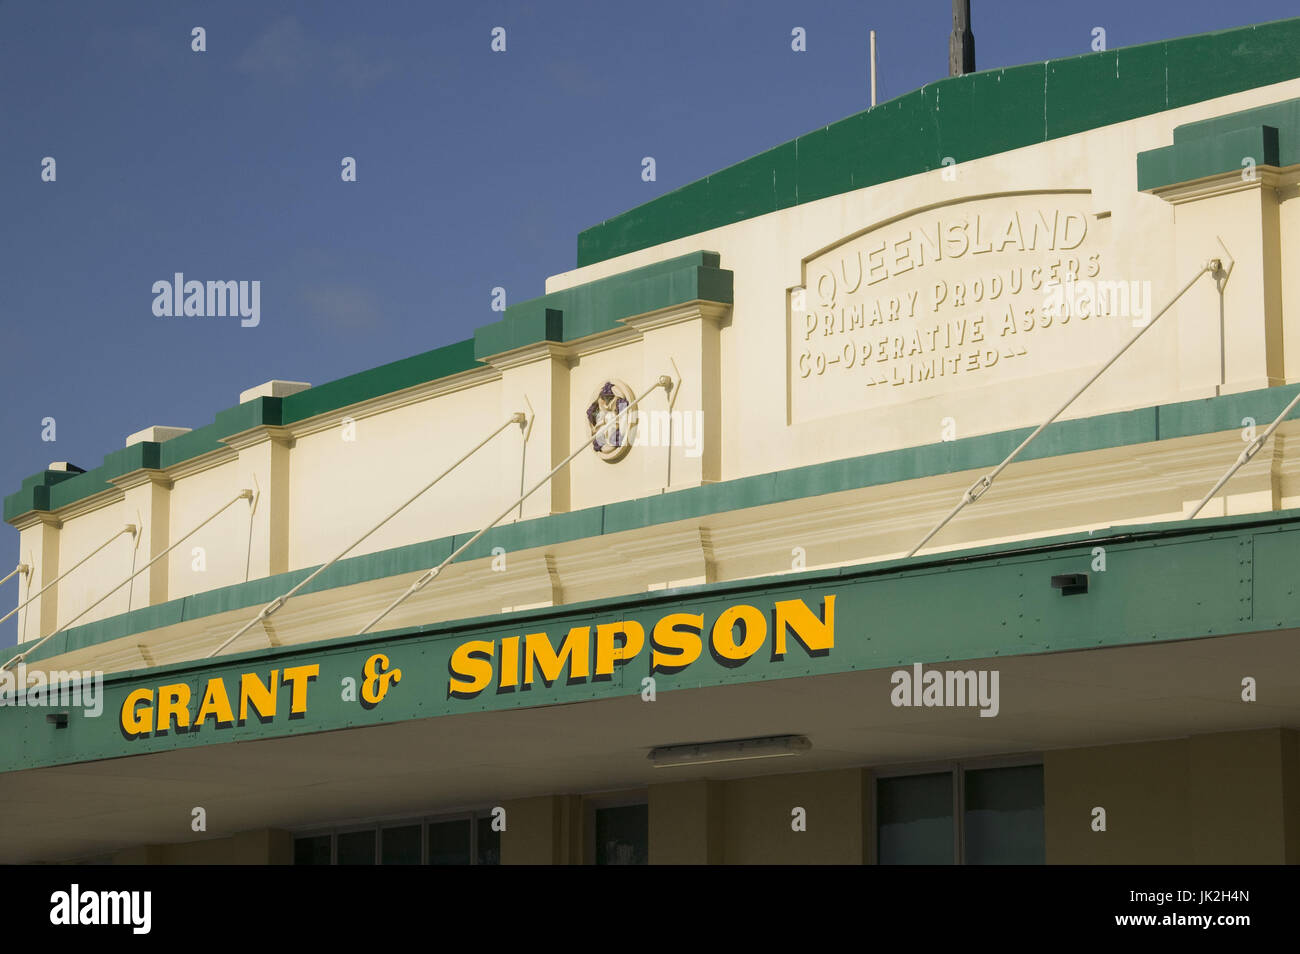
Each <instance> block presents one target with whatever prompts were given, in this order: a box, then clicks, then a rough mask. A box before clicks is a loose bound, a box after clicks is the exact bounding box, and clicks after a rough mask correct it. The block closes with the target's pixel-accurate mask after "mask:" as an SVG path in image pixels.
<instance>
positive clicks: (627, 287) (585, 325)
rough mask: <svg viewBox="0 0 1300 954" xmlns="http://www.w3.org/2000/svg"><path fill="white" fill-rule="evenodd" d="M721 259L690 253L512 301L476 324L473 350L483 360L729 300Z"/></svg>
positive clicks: (726, 273)
mask: <svg viewBox="0 0 1300 954" xmlns="http://www.w3.org/2000/svg"><path fill="white" fill-rule="evenodd" d="M720 262H721V257H720V256H719V255H718V253H717V252H703V251H701V252H691V253H690V254H689V255H681V256H679V257H677V258H670V259H668V260H667V261H663V262H656V263H655V264H653V265H646V266H645V267H643V268H634V269H631V270H630V271H626V272H622V273H620V274H618V275H612V276H610V277H609V278H601V279H597V280H596V281H593V282H587V283H586V284H583V285H578V286H575V287H574V288H568V289H565V290H564V291H558V292H552V293H551V294H549V295H543V296H542V297H540V298H533V299H530V300H528V301H525V302H520V303H519V304H517V305H511V306H510V307H508V308H507V309H506V313H505V317H504V318H503V319H502V320H501V321H498V322H495V323H493V324H490V325H485V326H484V327H482V328H480V329H478V331H477V332H476V333H475V335H474V354H475V356H476V357H477V358H478V359H479V360H480V361H483V360H486V359H487V358H489V357H491V356H492V355H496V354H504V353H505V352H507V351H514V350H515V349H517V348H524V347H527V346H528V345H532V344H537V343H539V342H542V341H555V342H563V341H576V340H577V339H579V338H585V337H587V336H588V335H594V334H598V333H599V332H602V331H609V330H610V329H613V328H617V327H618V326H619V325H618V322H619V320H620V319H622V318H631V317H634V316H636V315H644V314H646V313H648V312H652V311H658V310H659V309H661V308H669V307H672V306H673V305H682V304H685V303H686V302H690V301H711V302H718V303H720V304H727V305H729V304H731V302H732V273H731V272H729V271H727V270H725V269H723V268H721V267H720Z"/></svg>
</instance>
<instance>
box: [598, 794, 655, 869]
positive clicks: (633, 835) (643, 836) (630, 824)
mask: <svg viewBox="0 0 1300 954" xmlns="http://www.w3.org/2000/svg"><path fill="white" fill-rule="evenodd" d="M649 859H650V806H649V805H646V804H642V805H623V806H619V807H613V808H597V809H596V864H598V865H644V864H648V863H649Z"/></svg>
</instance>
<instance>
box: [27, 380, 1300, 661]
mask: <svg viewBox="0 0 1300 954" xmlns="http://www.w3.org/2000/svg"><path fill="white" fill-rule="evenodd" d="M1297 393H1300V384H1292V385H1286V386H1282V387H1274V388H1265V389H1261V390H1258V391H1248V392H1244V393H1240V394H1229V395H1223V396H1221V397H1212V398H1204V399H1202V400H1196V401H1184V402H1181V403H1178V404H1169V405H1162V406H1158V407H1150V408H1140V409H1138V410H1133V411H1121V412H1117V413H1114V414H1102V415H1098V416H1095V417H1088V418H1080V419H1077V420H1067V421H1061V422H1059V423H1057V424H1055V425H1053V426H1052V427H1051V428H1049V429H1048V430H1046V431H1044V432H1043V434H1042V436H1040V437H1039V438H1038V439H1037V440H1036V441H1035V442H1034V443H1033V444H1031V445H1030V446H1029V448H1027V449H1026V450H1025V452H1024V453H1023V454H1021V456H1020V460H1036V459H1041V458H1047V457H1057V456H1065V455H1068V454H1078V453H1085V452H1088V451H1095V450H1102V449H1106V448H1113V447H1126V446H1131V445H1135V444H1149V443H1154V442H1156V441H1159V440H1170V439H1174V438H1179V437H1190V436H1194V435H1198V434H1211V433H1215V432H1218V431H1227V430H1235V429H1237V428H1239V427H1240V426H1241V421H1242V418H1244V417H1253V418H1254V419H1255V420H1257V421H1261V422H1262V421H1271V420H1272V419H1273V418H1274V417H1276V416H1277V415H1278V413H1279V412H1281V410H1282V408H1283V407H1285V406H1286V403H1287V402H1288V401H1289V400H1290V399H1291V398H1292V397H1293V396H1295V395H1296V394H1297ZM1289 419H1290V420H1297V419H1300V407H1298V408H1297V409H1296V410H1295V411H1293V412H1292V413H1291V415H1290V418H1289ZM1031 430H1032V428H1020V429H1017V430H1013V431H1000V432H998V433H996V434H988V435H981V436H978V437H968V438H964V439H961V440H956V441H946V442H942V443H938V444H928V445H925V446H922V447H909V448H902V449H900V450H895V451H888V452H886V453H881V454H871V455H868V456H865V457H854V458H849V459H846V460H838V461H829V462H827V463H824V464H812V465H808V466H805V467H796V468H793V469H790V470H783V471H776V472H773V473H768V474H759V475H756V476H753V477H742V478H739V479H736V480H729V481H725V482H723V483H717V484H705V485H702V486H699V487H691V488H688V489H685V490H678V491H673V492H670V493H665V494H656V495H654V496H650V497H642V498H640V499H637V500H627V501H621V502H619V503H613V504H606V505H604V506H600V507H591V508H588V509H585V510H577V511H573V512H572V513H565V514H555V515H552V516H548V517H539V518H536V519H534V520H525V521H521V522H519V523H513V524H508V525H506V526H502V527H497V528H496V529H494V530H492V531H490V532H489V533H487V534H485V535H484V536H483V538H482V539H481V540H480V541H479V542H478V543H476V544H475V545H474V546H473V547H471V548H470V549H469V550H468V551H466V554H465V557H464V558H465V559H466V560H473V559H478V558H482V557H486V556H489V555H491V552H492V548H493V547H498V546H499V547H504V548H505V550H506V551H507V552H511V553H515V552H519V551H521V550H529V549H535V548H538V547H546V546H553V545H555V544H559V543H566V542H569V541H573V540H584V539H591V538H595V537H599V536H602V535H604V534H610V533H622V532H624V531H628V530H638V529H642V528H645V527H654V526H659V525H661V524H667V523H672V522H675V521H679V520H692V519H698V518H700V517H706V516H709V515H712V514H719V513H727V512H730V511H733V510H743V509H746V508H750V507H760V506H765V505H768V504H774V503H781V502H786V501H791V500H802V499H806V498H810V497H817V496H821V495H823V494H830V493H838V492H840V491H845V490H853V489H857V488H860V487H872V486H881V485H886V484H893V483H898V482H900V481H905V480H914V479H917V478H922V477H931V476H935V475H938V474H947V473H953V472H958V471H964V470H974V469H978V468H984V467H992V466H994V465H996V464H998V463H999V462H1000V461H1001V460H1002V459H1003V458H1004V457H1005V456H1006V455H1007V454H1008V453H1009V452H1010V451H1011V450H1012V449H1013V448H1014V447H1015V446H1016V445H1018V444H1019V443H1020V442H1021V441H1022V440H1024V438H1025V437H1026V436H1028V435H1029V433H1030V432H1031ZM1230 463H1231V461H1225V462H1224V468H1225V469H1227V466H1228V464H1230ZM1263 516H1264V517H1265V518H1271V516H1272V515H1263ZM1195 524H1196V525H1197V526H1202V525H1204V521H1195ZM1156 526H1158V527H1168V526H1169V524H1157V525H1156ZM470 536H472V534H470V533H462V534H457V535H455V536H449V537H441V538H439V539H437V540H431V541H428V542H425V543H417V544H412V545H409V546H405V547H398V548H395V549H392V550H384V551H381V552H379V553H373V554H367V555H365V556H360V557H353V558H351V559H348V560H343V561H341V562H340V563H337V564H335V565H334V566H333V567H331V568H330V570H328V571H327V572H326V573H323V574H321V576H320V577H319V578H318V579H317V580H315V581H313V582H312V584H311V585H310V586H308V587H307V589H306V590H305V591H304V592H308V593H315V592H320V591H323V590H329V589H334V588H336V587H340V586H347V585H350V584H354V583H362V582H366V581H369V580H378V579H384V578H386V577H391V576H396V575H399V574H402V573H418V572H420V571H422V570H426V569H428V568H429V567H431V566H435V565H437V564H438V563H440V562H441V561H442V560H443V559H445V558H446V557H447V555H448V554H450V553H451V552H452V550H454V549H455V548H456V547H458V546H460V545H461V544H462V543H464V542H465V541H466V540H468V539H469V537H470ZM918 559H921V558H918ZM915 562H916V561H915V560H914V561H904V563H902V564H900V565H906V566H911V565H914V564H915ZM313 569H315V568H314V567H308V568H305V569H301V570H295V571H294V572H292V573H284V574H280V575H278V576H271V577H264V578H263V579H260V580H252V581H250V582H248V583H239V584H235V585H233V586H227V587H222V588H220V589H215V590H209V591H208V592H205V593H196V594H194V595H192V596H187V597H184V598H181V599H177V600H171V601H170V602H167V603H161V604H159V605H157V606H150V607H147V608H144V609H139V610H133V611H131V612H129V613H123V614H120V615H118V616H113V617H109V618H108V619H104V620H99V621H97V622H93V623H87V624H85V625H83V626H77V627H74V628H72V629H70V630H68V631H66V632H64V633H60V634H59V635H57V636H55V637H54V638H53V639H51V640H50V641H49V642H47V643H46V644H45V645H44V646H42V647H41V648H40V649H39V650H37V651H36V652H34V653H32V656H31V660H32V661H33V662H35V661H37V660H41V659H47V658H50V657H53V656H57V655H61V654H62V653H65V652H70V651H72V650H77V649H84V648H86V647H87V646H93V645H98V644H100V643H104V642H108V641H111V640H114V639H119V638H121V637H124V636H130V635H134V634H136V633H141V632H146V631H148V630H151V629H157V628H159V627H161V626H170V625H173V624H175V623H180V622H184V621H186V620H193V619H202V618H204V617H206V616H211V615H213V614H216V613H224V612H227V611H229V610H235V609H249V610H255V609H258V608H260V607H262V606H263V605H265V604H266V603H269V602H270V601H271V600H273V599H274V598H275V597H277V596H279V595H280V594H282V593H284V592H286V591H287V590H289V589H291V588H292V587H294V586H295V585H296V584H297V583H298V582H299V581H301V580H302V579H303V578H304V577H306V576H307V575H308V574H309V573H311V572H312V570H313Z"/></svg>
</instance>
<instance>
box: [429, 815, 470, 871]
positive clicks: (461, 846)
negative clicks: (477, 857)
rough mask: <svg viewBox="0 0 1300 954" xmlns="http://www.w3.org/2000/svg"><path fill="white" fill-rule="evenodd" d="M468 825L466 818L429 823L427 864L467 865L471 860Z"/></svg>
mask: <svg viewBox="0 0 1300 954" xmlns="http://www.w3.org/2000/svg"><path fill="white" fill-rule="evenodd" d="M470 834H471V833H470V827H469V819H468V818H460V819H456V820H455V821H441V822H430V823H429V864H431V865H467V864H470V863H471V862H472V860H473V856H472V855H471V854H470V842H471V841H472V838H471V837H470Z"/></svg>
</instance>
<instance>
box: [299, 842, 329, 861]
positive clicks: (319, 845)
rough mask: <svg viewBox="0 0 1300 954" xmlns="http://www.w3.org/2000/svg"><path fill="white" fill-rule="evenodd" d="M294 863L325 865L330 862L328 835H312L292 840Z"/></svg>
mask: <svg viewBox="0 0 1300 954" xmlns="http://www.w3.org/2000/svg"><path fill="white" fill-rule="evenodd" d="M293 863H294V864H295V865H327V864H329V863H330V836H329V835H313V836H311V837H310V838H295V839H294V840H293Z"/></svg>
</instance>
